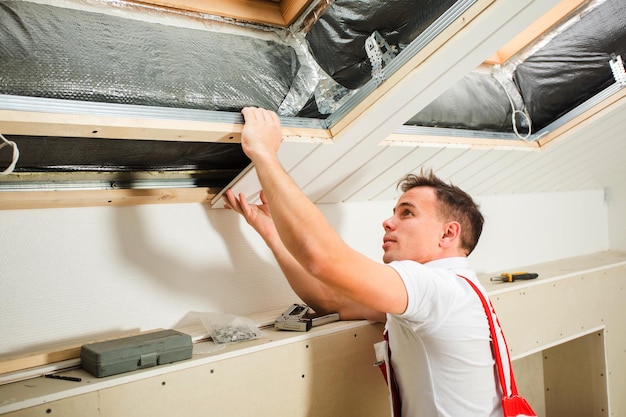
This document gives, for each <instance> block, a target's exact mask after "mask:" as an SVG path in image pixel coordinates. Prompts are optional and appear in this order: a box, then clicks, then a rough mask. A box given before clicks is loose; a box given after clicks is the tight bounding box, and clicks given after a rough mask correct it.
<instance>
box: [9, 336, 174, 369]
mask: <svg viewBox="0 0 626 417" xmlns="http://www.w3.org/2000/svg"><path fill="white" fill-rule="evenodd" d="M159 330H163V329H153V330H147V331H144V332H140V331H130V332H124V334H121V335H119V336H113V337H105V338H99V339H91V340H86V341H85V342H83V343H81V344H79V345H71V346H65V347H62V348H56V349H55V350H42V351H39V352H34V353H29V354H26V355H16V356H12V357H8V358H5V359H2V360H1V361H0V374H6V373H9V372H15V371H21V370H25V369H29V368H34V367H37V366H43V365H49V364H52V363H55V362H62V361H67V360H71V359H78V358H80V348H81V346H82V345H83V344H88V343H94V342H103V341H105V340H114V339H120V338H122V337H129V336H135V335H139V334H146V333H152V332H156V331H159Z"/></svg>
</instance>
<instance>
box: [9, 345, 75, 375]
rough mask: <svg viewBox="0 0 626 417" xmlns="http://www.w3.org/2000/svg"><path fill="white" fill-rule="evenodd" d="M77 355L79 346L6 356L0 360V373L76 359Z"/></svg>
mask: <svg viewBox="0 0 626 417" xmlns="http://www.w3.org/2000/svg"><path fill="white" fill-rule="evenodd" d="M79 357H80V346H72V347H69V348H65V349H59V350H56V351H46V352H37V353H32V354H29V355H24V356H18V357H13V358H8V359H4V360H2V361H1V362H0V374H6V373H9V372H15V371H20V370H24V369H28V368H34V367H36V366H42V365H48V364H51V363H55V362H61V361H66V360H70V359H76V358H79Z"/></svg>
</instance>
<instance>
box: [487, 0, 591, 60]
mask: <svg viewBox="0 0 626 417" xmlns="http://www.w3.org/2000/svg"><path fill="white" fill-rule="evenodd" d="M586 1H587V0H562V1H561V2H560V3H559V4H557V5H556V6H554V7H553V8H552V9H551V10H550V11H549V12H548V13H546V14H545V15H543V16H542V17H541V18H539V19H538V20H537V21H536V22H535V23H534V24H532V25H530V26H529V27H528V28H526V30H524V31H522V32H521V33H520V34H519V35H517V36H516V37H515V38H513V39H512V40H511V41H510V42H509V43H507V44H506V45H504V46H503V47H502V48H500V49H498V50H497V51H496V52H495V53H494V54H493V55H492V56H490V57H489V59H487V60H486V61H485V64H487V65H501V64H504V63H505V62H507V61H508V60H509V59H510V58H511V57H513V56H514V55H515V54H517V53H518V52H520V51H521V50H522V49H524V48H525V47H526V46H528V45H529V44H530V43H532V42H534V41H535V40H537V39H538V38H539V37H540V36H541V35H543V34H544V33H545V32H546V31H548V30H549V29H550V28H551V27H553V26H554V25H555V24H557V23H558V22H559V21H560V20H562V19H563V18H564V17H566V16H567V15H569V14H570V13H572V12H573V11H574V10H576V9H577V8H578V7H580V6H581V5H582V4H583V3H585V2H586Z"/></svg>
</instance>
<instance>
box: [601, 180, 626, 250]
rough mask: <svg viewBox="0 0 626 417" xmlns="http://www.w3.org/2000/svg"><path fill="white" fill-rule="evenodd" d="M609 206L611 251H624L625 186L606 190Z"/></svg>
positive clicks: (625, 239)
mask: <svg viewBox="0 0 626 417" xmlns="http://www.w3.org/2000/svg"><path fill="white" fill-rule="evenodd" d="M606 199H607V202H608V204H609V224H610V225H611V227H610V228H609V239H610V245H611V249H614V250H626V186H625V185H624V184H619V185H617V186H613V187H610V188H609V189H607V193H606Z"/></svg>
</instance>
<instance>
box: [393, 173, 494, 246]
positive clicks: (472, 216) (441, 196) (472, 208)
mask: <svg viewBox="0 0 626 417" xmlns="http://www.w3.org/2000/svg"><path fill="white" fill-rule="evenodd" d="M398 187H399V188H400V189H401V190H402V191H403V192H407V191H408V190H410V189H411V188H415V187H431V188H433V189H434V190H435V195H436V196H437V201H438V202H439V207H438V208H439V216H440V218H441V219H442V220H443V221H453V220H454V221H458V222H459V224H460V225H461V247H462V248H463V249H465V250H466V251H467V254H468V255H469V254H470V253H472V251H473V250H474V248H475V247H476V244H477V243H478V239H479V238H480V234H481V233H482V231H483V223H484V222H485V220H484V218H483V215H482V214H481V212H480V209H479V207H478V204H476V202H474V200H473V199H472V197H471V196H470V195H469V194H467V193H466V192H465V191H463V190H461V189H460V188H459V187H457V186H455V185H452V184H448V183H446V182H444V181H443V180H441V179H440V178H439V177H437V176H436V175H435V174H434V173H433V171H432V170H427V171H423V170H422V171H420V173H419V174H417V175H416V174H408V175H406V176H405V177H404V178H402V179H401V180H400V182H398Z"/></svg>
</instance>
